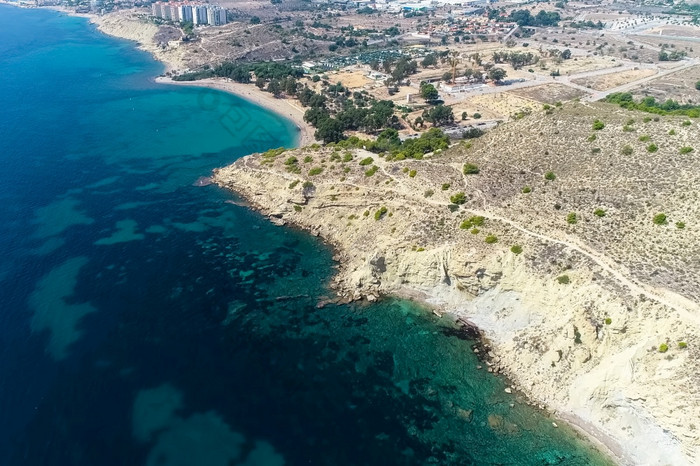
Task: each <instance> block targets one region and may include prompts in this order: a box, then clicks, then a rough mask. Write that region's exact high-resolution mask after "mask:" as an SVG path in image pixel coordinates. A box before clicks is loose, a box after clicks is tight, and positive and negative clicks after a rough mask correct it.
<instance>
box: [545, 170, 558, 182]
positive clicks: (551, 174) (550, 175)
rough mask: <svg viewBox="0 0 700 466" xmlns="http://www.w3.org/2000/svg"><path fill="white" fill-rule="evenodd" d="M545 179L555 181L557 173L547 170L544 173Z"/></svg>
mask: <svg viewBox="0 0 700 466" xmlns="http://www.w3.org/2000/svg"><path fill="white" fill-rule="evenodd" d="M544 179H545V180H549V181H554V180H555V179H557V175H555V174H554V172H547V173H545V174H544Z"/></svg>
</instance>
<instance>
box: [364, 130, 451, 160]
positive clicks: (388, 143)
mask: <svg viewBox="0 0 700 466" xmlns="http://www.w3.org/2000/svg"><path fill="white" fill-rule="evenodd" d="M449 145H450V138H449V137H448V136H446V135H445V134H444V133H443V132H442V131H440V130H439V129H438V128H430V129H429V130H428V131H426V132H425V133H423V134H421V136H420V137H419V138H415V139H407V140H405V141H401V140H400V139H399V133H398V131H396V130H395V129H393V128H388V129H385V130H384V131H382V132H381V134H380V135H379V136H378V137H377V140H376V141H364V142H363V146H364V147H366V148H367V150H369V151H372V152H375V153H386V154H387V155H386V159H387V160H404V159H422V158H423V156H424V155H425V154H427V153H429V152H434V151H436V150H438V149H447V148H448V147H449Z"/></svg>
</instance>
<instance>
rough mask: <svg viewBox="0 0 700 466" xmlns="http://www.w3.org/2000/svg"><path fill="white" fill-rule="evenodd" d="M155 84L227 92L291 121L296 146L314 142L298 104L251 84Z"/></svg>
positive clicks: (211, 81) (209, 81)
mask: <svg viewBox="0 0 700 466" xmlns="http://www.w3.org/2000/svg"><path fill="white" fill-rule="evenodd" d="M156 82H158V83H163V84H174V85H178V86H196V87H206V88H208V89H218V90H220V91H224V92H229V93H231V94H234V95H236V96H238V97H241V98H242V99H245V100H247V101H249V102H252V103H254V104H255V105H258V106H260V107H263V108H266V109H267V110H270V111H272V112H275V113H277V114H278V115H280V116H282V117H284V118H287V119H288V120H291V121H292V122H293V123H294V125H295V126H296V127H297V130H298V134H297V145H298V146H301V147H303V146H308V145H309V144H313V143H314V142H315V141H316V140H315V138H314V131H315V130H314V128H313V126H311V125H310V124H308V123H307V122H306V121H304V109H303V108H302V107H301V106H300V105H299V103H298V102H296V103H295V102H294V101H293V100H290V99H278V98H275V97H274V96H273V95H272V94H270V93H268V92H264V91H261V90H260V89H258V88H257V87H255V86H254V85H252V84H242V83H237V82H233V81H230V80H228V79H226V78H208V79H201V80H198V81H173V80H172V79H171V78H168V77H163V76H161V77H158V78H156Z"/></svg>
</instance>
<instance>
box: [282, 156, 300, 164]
mask: <svg viewBox="0 0 700 466" xmlns="http://www.w3.org/2000/svg"><path fill="white" fill-rule="evenodd" d="M297 162H298V160H297V158H296V157H294V156H293V155H292V156H291V157H289V158H288V159H287V160H285V161H284V164H285V165H296V163H297Z"/></svg>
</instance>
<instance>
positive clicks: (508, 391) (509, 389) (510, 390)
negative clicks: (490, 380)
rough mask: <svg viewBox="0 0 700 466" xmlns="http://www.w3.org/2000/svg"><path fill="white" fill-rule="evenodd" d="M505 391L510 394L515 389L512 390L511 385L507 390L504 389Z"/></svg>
mask: <svg viewBox="0 0 700 466" xmlns="http://www.w3.org/2000/svg"><path fill="white" fill-rule="evenodd" d="M503 391H504V392H506V393H507V394H509V395H510V394H511V393H513V390H512V389H511V388H510V387H506V388H505V390H503Z"/></svg>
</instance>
